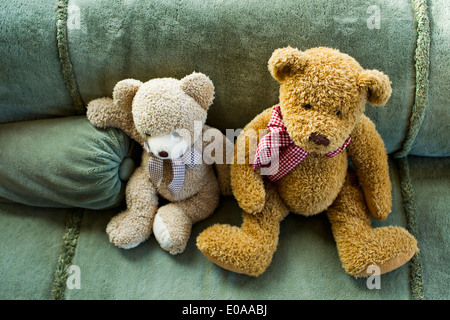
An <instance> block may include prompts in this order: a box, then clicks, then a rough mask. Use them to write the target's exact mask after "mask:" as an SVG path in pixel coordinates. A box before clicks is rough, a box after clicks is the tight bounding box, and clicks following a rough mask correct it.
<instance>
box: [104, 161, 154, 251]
mask: <svg viewBox="0 0 450 320" xmlns="http://www.w3.org/2000/svg"><path fill="white" fill-rule="evenodd" d="M145 169H146V168H145V166H142V167H139V168H137V169H136V170H135V172H134V173H133V175H132V176H131V178H130V180H129V181H128V184H127V186H126V203H127V209H126V210H125V211H123V212H121V213H120V214H118V215H116V216H114V217H113V218H112V219H111V221H110V222H109V223H108V226H107V227H106V233H107V234H108V235H109V240H110V241H111V242H112V243H114V244H115V245H116V246H117V247H119V248H123V249H131V248H134V247H136V246H137V245H139V244H140V243H141V242H143V241H145V240H146V239H147V238H148V237H149V236H150V234H151V232H152V226H153V219H154V216H155V213H156V210H157V208H158V197H157V194H156V189H155V188H154V186H153V185H152V184H151V182H150V180H149V179H148V174H147V172H146V171H145Z"/></svg>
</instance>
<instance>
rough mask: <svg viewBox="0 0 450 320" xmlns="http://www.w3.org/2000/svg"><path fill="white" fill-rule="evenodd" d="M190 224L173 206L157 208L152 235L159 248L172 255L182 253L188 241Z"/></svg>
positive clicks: (181, 212) (180, 211)
mask: <svg viewBox="0 0 450 320" xmlns="http://www.w3.org/2000/svg"><path fill="white" fill-rule="evenodd" d="M191 228H192V222H191V221H190V220H189V218H188V217H187V216H186V215H185V214H184V213H183V211H182V210H181V209H180V208H178V207H177V206H176V205H175V204H168V205H165V206H163V207H161V208H159V210H158V212H157V214H156V216H155V221H154V223H153V234H154V235H155V238H156V241H158V243H159V245H160V246H161V248H163V249H164V250H166V251H168V252H169V253H170V254H172V255H176V254H179V253H182V252H183V251H184V250H185V248H186V244H187V242H188V240H189V237H190V233H191Z"/></svg>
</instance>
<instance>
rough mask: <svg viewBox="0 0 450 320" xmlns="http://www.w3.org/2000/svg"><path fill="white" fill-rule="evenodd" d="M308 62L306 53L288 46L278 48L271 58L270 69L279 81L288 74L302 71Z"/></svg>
mask: <svg viewBox="0 0 450 320" xmlns="http://www.w3.org/2000/svg"><path fill="white" fill-rule="evenodd" d="M307 63H308V57H307V56H306V54H305V53H303V52H301V51H300V50H298V49H296V48H291V47H286V48H280V49H276V50H275V51H274V52H273V53H272V57H271V58H270V59H269V71H270V73H271V74H272V76H273V77H274V78H275V79H276V80H277V81H278V82H281V81H283V80H284V79H285V78H286V77H287V76H290V75H292V74H294V73H295V72H298V71H302V70H303V69H304V68H305V67H306V65H307Z"/></svg>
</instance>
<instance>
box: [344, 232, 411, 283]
mask: <svg viewBox="0 0 450 320" xmlns="http://www.w3.org/2000/svg"><path fill="white" fill-rule="evenodd" d="M369 234H370V235H368V239H367V245H365V246H363V248H361V252H365V257H364V258H365V259H366V261H367V263H366V265H365V266H364V267H363V268H362V269H360V270H359V271H357V269H356V266H355V265H354V264H353V263H348V264H347V266H346V269H348V271H347V272H348V273H350V274H352V275H353V276H355V277H367V276H370V275H372V274H373V273H372V272H371V269H370V268H369V267H370V266H377V267H378V268H379V270H380V274H384V273H388V272H391V271H393V270H395V269H397V268H400V267H401V266H403V265H404V264H406V263H407V262H408V261H409V260H411V258H412V257H413V256H414V254H416V253H418V252H419V249H418V247H417V240H416V239H415V238H414V237H413V236H412V235H411V234H410V233H409V232H408V231H407V230H406V229H404V228H401V227H380V228H375V229H372V230H371V231H370V232H369ZM369 237H370V238H369ZM349 257H350V256H349ZM361 258H362V257H361Z"/></svg>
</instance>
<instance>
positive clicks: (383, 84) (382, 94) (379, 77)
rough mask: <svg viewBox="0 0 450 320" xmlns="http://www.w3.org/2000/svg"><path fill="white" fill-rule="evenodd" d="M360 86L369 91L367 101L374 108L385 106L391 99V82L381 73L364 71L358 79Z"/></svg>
mask: <svg viewBox="0 0 450 320" xmlns="http://www.w3.org/2000/svg"><path fill="white" fill-rule="evenodd" d="M358 85H359V87H360V88H361V89H363V90H367V101H369V103H370V104H372V105H374V106H383V105H385V104H386V103H387V102H388V100H389V98H390V97H391V93H392V87H391V81H390V80H389V77H388V76H387V75H386V74H384V73H383V72H381V71H378V70H364V71H363V72H362V73H361V74H360V75H359V77H358Z"/></svg>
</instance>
